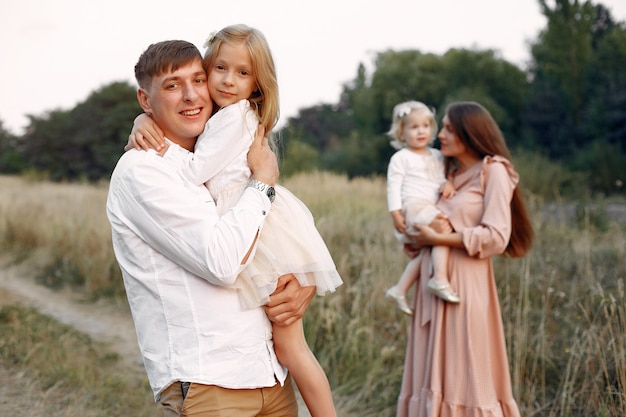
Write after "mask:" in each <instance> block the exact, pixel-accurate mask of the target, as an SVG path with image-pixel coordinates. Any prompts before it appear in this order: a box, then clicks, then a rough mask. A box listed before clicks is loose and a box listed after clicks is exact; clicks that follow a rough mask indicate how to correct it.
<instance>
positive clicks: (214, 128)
mask: <svg viewBox="0 0 626 417" xmlns="http://www.w3.org/2000/svg"><path fill="white" fill-rule="evenodd" d="M257 124H258V122H257V119H256V117H255V116H254V113H253V112H252V110H251V109H250V103H249V102H248V100H241V101H239V102H237V103H235V104H232V105H230V106H227V107H224V108H223V109H221V110H220V111H218V112H217V113H215V115H213V116H212V117H211V118H210V119H209V121H208V122H207V124H206V127H205V129H204V132H202V134H201V135H200V136H199V137H198V141H197V142H196V147H195V149H194V152H193V153H190V154H189V155H188V156H187V158H186V161H185V164H184V166H183V174H184V175H185V178H187V179H188V180H189V181H191V182H192V183H193V184H196V185H200V184H204V183H205V182H207V181H208V180H210V179H211V178H213V177H214V176H215V175H216V174H218V173H219V172H221V171H223V170H224V169H225V168H226V167H227V166H228V165H229V164H230V163H231V162H232V161H234V160H235V158H237V156H239V155H240V154H241V153H242V152H245V151H246V150H247V149H248V148H249V147H250V145H251V144H252V138H254V134H255V131H256V128H257Z"/></svg>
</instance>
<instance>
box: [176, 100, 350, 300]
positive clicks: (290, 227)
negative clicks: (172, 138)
mask: <svg viewBox="0 0 626 417" xmlns="http://www.w3.org/2000/svg"><path fill="white" fill-rule="evenodd" d="M257 126H258V119H257V117H256V114H255V113H254V111H253V110H252V109H251V108H250V103H249V102H248V100H241V101H239V102H238V103H235V104H232V105H230V106H227V107H224V108H222V109H220V110H219V111H218V112H217V113H216V114H215V115H213V116H212V117H211V118H210V119H209V121H208V122H207V125H206V127H205V129H204V132H203V133H202V134H201V135H200V137H199V138H198V141H197V142H196V147H195V150H194V154H193V155H190V158H189V160H188V161H187V162H188V163H187V165H186V167H185V168H184V170H183V175H185V176H186V177H187V178H188V179H189V180H191V181H192V182H194V183H196V184H198V185H199V184H202V183H205V184H206V185H207V187H208V189H209V191H210V192H211V195H212V196H213V198H214V199H215V200H216V203H217V210H218V212H219V214H220V215H222V214H223V213H225V212H226V211H228V210H229V209H230V208H231V207H232V206H233V205H235V204H236V203H237V201H239V198H240V197H241V195H242V193H243V192H244V190H245V188H246V187H247V186H248V183H249V181H250V176H251V171H250V168H249V167H248V160H247V154H248V150H249V149H250V145H251V144H252V141H253V140H254V135H255V132H256V129H257ZM275 189H276V198H275V200H274V202H273V203H272V209H271V211H270V213H269V214H268V216H267V218H266V219H265V222H264V225H263V228H262V230H261V234H260V237H259V239H258V242H257V247H256V252H255V254H254V257H253V259H252V261H250V263H249V264H248V265H247V266H246V268H245V269H244V270H243V272H241V273H240V274H239V276H238V278H237V280H236V282H235V285H234V287H235V288H236V289H237V291H238V294H239V296H240V297H239V298H240V300H241V302H242V305H243V306H244V307H245V308H252V307H256V306H259V305H263V304H265V303H267V302H268V301H269V295H270V294H271V293H272V292H274V290H275V289H276V283H277V280H278V277H280V276H281V275H285V274H289V273H293V274H294V275H295V276H296V278H297V279H298V281H299V282H300V284H301V285H302V286H311V285H315V286H316V287H317V294H319V295H323V294H325V293H326V292H328V291H331V292H334V291H335V289H336V288H337V287H338V286H340V285H341V284H342V283H343V281H342V280H341V277H340V276H339V273H338V272H337V270H336V267H335V263H334V262H333V259H332V257H331V255H330V253H329V251H328V248H327V247H326V244H325V243H324V240H323V238H322V236H321V235H320V234H319V231H318V230H317V228H316V227H315V222H314V219H313V215H312V214H311V212H310V211H309V209H308V208H307V207H306V205H305V204H304V203H303V202H302V201H300V200H299V199H298V198H297V197H296V196H295V195H293V194H292V193H291V192H290V191H289V190H287V189H286V188H285V187H282V186H280V185H277V186H276V187H275Z"/></svg>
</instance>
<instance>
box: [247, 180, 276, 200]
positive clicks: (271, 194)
mask: <svg viewBox="0 0 626 417" xmlns="http://www.w3.org/2000/svg"><path fill="white" fill-rule="evenodd" d="M248 187H252V188H256V189H257V190H259V191H261V192H262V193H265V195H266V196H267V198H269V199H270V203H273V202H274V198H276V190H274V187H272V186H271V185H268V184H266V183H264V182H261V181H259V180H250V182H249V183H248Z"/></svg>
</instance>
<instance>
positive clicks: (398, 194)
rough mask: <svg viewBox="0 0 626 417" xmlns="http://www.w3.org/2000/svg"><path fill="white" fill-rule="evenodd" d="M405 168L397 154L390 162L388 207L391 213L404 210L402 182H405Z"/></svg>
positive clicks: (388, 168) (388, 170) (388, 169)
mask: <svg viewBox="0 0 626 417" xmlns="http://www.w3.org/2000/svg"><path fill="white" fill-rule="evenodd" d="M404 176H405V172H404V166H403V164H402V163H401V158H400V155H399V153H398V152H396V153H395V154H394V155H393V156H392V157H391V159H390V160H389V166H388V167H387V206H388V207H389V211H390V212H392V211H396V210H401V209H402V181H403V180H404Z"/></svg>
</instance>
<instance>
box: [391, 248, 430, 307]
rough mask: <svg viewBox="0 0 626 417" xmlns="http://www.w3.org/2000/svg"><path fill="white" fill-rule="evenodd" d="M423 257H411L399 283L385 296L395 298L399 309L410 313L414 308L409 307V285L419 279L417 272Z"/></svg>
mask: <svg viewBox="0 0 626 417" xmlns="http://www.w3.org/2000/svg"><path fill="white" fill-rule="evenodd" d="M421 259H422V257H421V256H417V257H415V258H413V259H411V260H410V261H409V263H408V264H407V265H406V267H405V268H404V272H402V275H401V276H400V279H399V280H398V283H397V284H396V285H394V286H393V287H391V288H389V289H388V290H387V291H386V292H385V297H387V298H392V299H394V300H395V302H396V306H397V307H398V309H400V310H401V311H402V312H404V313H406V314H408V315H412V314H413V310H411V307H409V303H408V302H407V300H406V294H407V292H409V287H410V286H411V285H412V284H413V283H414V282H415V281H416V280H417V274H418V273H419V268H420V265H421V262H422V261H421Z"/></svg>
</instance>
